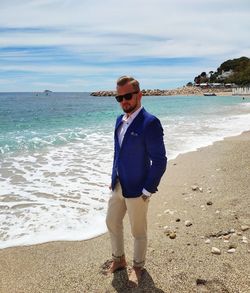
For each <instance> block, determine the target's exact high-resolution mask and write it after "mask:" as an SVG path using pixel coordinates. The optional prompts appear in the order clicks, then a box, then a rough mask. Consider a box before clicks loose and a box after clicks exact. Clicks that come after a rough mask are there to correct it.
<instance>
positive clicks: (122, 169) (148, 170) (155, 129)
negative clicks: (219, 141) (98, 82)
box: [106, 76, 167, 285]
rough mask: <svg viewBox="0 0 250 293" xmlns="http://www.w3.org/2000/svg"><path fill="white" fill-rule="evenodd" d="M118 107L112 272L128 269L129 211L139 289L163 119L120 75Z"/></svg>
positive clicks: (161, 164) (161, 155)
mask: <svg viewBox="0 0 250 293" xmlns="http://www.w3.org/2000/svg"><path fill="white" fill-rule="evenodd" d="M117 93H118V96H117V97H116V100H117V102H119V103H120V106H121V108H122V110H123V111H124V113H125V114H124V115H121V116H119V117H118V118H117V121H116V126H115V134H114V140H115V149H114V161H113V170H112V182H111V186H110V188H111V189H112V196H111V198H110V200H109V203H108V211H107V218H106V223H107V227H108V230H109V233H110V238H111V246H112V258H113V262H112V264H111V267H110V271H111V273H113V272H115V271H116V270H118V269H122V268H125V267H126V266H127V263H126V259H125V253H124V241H123V218H124V216H125V213H126V212H128V216H129V222H130V225H131V232H132V235H133V237H134V257H133V270H132V272H131V274H130V277H129V279H130V283H132V284H134V285H138V282H139V281H140V279H141V274H142V269H143V266H144V263H145V257H146V250H147V211H148V204H149V198H150V196H151V194H152V193H155V192H156V191H157V186H158V185H159V183H160V179H161V177H162V175H163V173H164V172H165V170H166V165H167V158H166V151H165V146H164V142H163V129H162V126H161V123H160V121H159V119H157V118H156V117H155V116H153V115H151V114H149V113H148V112H147V111H146V110H145V109H144V108H143V107H142V106H141V99H142V93H141V91H140V86H139V82H138V81H137V80H135V79H134V78H133V77H129V76H122V77H120V78H119V79H118V81H117Z"/></svg>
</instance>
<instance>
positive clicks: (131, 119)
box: [122, 106, 143, 124]
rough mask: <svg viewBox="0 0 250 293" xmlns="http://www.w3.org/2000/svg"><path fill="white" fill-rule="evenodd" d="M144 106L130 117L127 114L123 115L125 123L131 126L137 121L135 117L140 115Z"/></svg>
mask: <svg viewBox="0 0 250 293" xmlns="http://www.w3.org/2000/svg"><path fill="white" fill-rule="evenodd" d="M142 108H143V106H141V107H140V108H139V109H137V110H136V111H135V112H134V113H132V114H131V115H130V116H128V117H127V115H126V114H124V115H123V117H122V121H123V122H125V121H126V122H128V123H129V124H130V123H132V121H133V120H134V119H135V117H136V116H137V115H138V114H139V112H140V111H141V109H142Z"/></svg>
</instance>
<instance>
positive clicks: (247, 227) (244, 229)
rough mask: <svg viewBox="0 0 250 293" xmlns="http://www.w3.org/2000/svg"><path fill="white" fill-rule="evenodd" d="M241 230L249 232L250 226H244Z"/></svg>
mask: <svg viewBox="0 0 250 293" xmlns="http://www.w3.org/2000/svg"><path fill="white" fill-rule="evenodd" d="M240 228H241V231H247V230H248V229H249V226H247V225H242V226H241V227H240Z"/></svg>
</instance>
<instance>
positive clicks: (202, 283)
mask: <svg viewBox="0 0 250 293" xmlns="http://www.w3.org/2000/svg"><path fill="white" fill-rule="evenodd" d="M206 283H207V281H206V280H204V279H196V285H198V286H199V285H206Z"/></svg>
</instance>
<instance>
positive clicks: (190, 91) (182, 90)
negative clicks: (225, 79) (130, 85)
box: [90, 86, 233, 97]
mask: <svg viewBox="0 0 250 293" xmlns="http://www.w3.org/2000/svg"><path fill="white" fill-rule="evenodd" d="M141 92H142V95H143V96H203V95H204V93H210V94H211V93H213V94H216V95H217V96H232V95H233V92H232V89H231V88H216V87H214V88H201V87H196V86H183V87H179V88H176V89H163V90H160V89H147V90H145V89H143V90H141ZM90 95H91V96H96V97H107V96H109V97H112V96H116V91H112V90H110V91H95V92H92V93H90Z"/></svg>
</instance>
